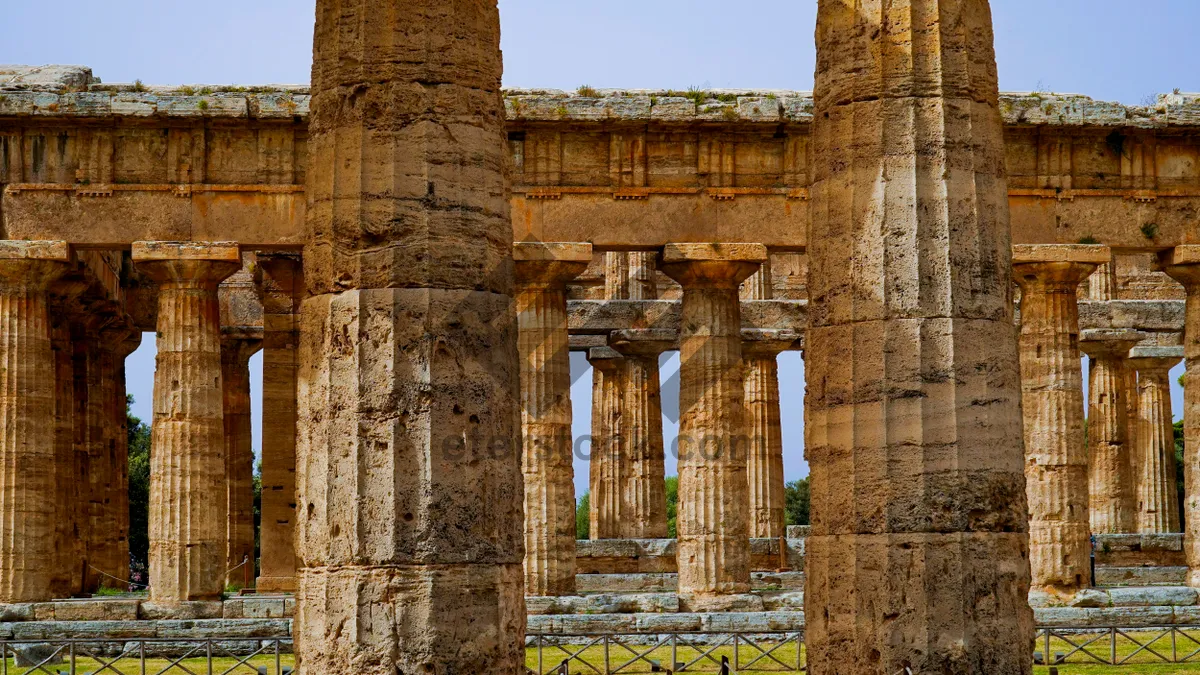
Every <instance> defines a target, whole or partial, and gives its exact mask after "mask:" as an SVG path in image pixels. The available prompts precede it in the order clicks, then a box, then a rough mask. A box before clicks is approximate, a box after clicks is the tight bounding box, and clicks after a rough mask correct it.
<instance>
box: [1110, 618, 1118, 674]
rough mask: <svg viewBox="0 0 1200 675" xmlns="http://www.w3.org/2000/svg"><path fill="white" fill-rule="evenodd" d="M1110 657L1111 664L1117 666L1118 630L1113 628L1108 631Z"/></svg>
mask: <svg viewBox="0 0 1200 675" xmlns="http://www.w3.org/2000/svg"><path fill="white" fill-rule="evenodd" d="M1108 631H1109V632H1108V655H1109V657H1110V659H1109V663H1111V664H1112V665H1114V666H1115V665H1117V629H1116V627H1112V628H1109V629H1108Z"/></svg>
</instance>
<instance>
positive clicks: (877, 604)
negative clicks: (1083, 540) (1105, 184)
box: [805, 0, 1033, 675]
mask: <svg viewBox="0 0 1200 675" xmlns="http://www.w3.org/2000/svg"><path fill="white" fill-rule="evenodd" d="M816 34H817V74H816V82H815V93H814V111H813V127H812V140H811V150H812V153H811V154H812V163H811V174H810V175H811V176H812V185H811V188H810V190H811V197H812V201H811V202H810V208H811V212H812V219H811V224H810V226H809V232H808V239H807V241H808V243H809V249H808V253H809V261H810V274H809V279H808V282H809V283H808V292H809V327H808V329H807V333H806V335H805V368H806V375H805V378H806V381H807V385H808V386H807V395H806V398H805V413H806V416H807V420H808V424H807V426H806V429H805V453H806V456H807V458H808V462H809V466H810V468H811V471H812V473H811V488H812V516H813V519H812V520H813V522H812V534H811V536H810V537H809V538H808V543H807V547H808V548H807V552H808V558H807V561H806V563H805V573H806V575H807V577H806V578H807V581H806V591H805V603H806V605H807V606H809V607H813V608H819V609H818V610H817V611H808V612H806V613H805V617H806V621H807V633H806V640H807V643H808V654H809V664H810V665H809V670H810V672H811V673H813V674H814V675H825V674H826V673H838V674H841V673H873V674H874V673H878V674H880V675H894V674H895V673H897V672H905V671H906V670H907V671H911V672H913V673H932V672H937V673H991V674H997V675H998V674H1001V673H1005V674H1007V673H1028V672H1029V670H1030V668H1031V664H1030V663H1029V661H1030V659H1029V649H1030V644H1029V636H1030V635H1032V632H1033V617H1032V613H1031V612H1030V610H1029V608H1028V604H1027V602H1028V600H1027V595H1028V571H1029V568H1028V563H1027V559H1026V545H1027V544H1026V535H1025V532H1026V522H1027V513H1026V504H1025V499H1024V489H1023V488H1024V481H1023V477H1022V471H1021V466H1022V452H1021V447H1022V446H1021V427H1020V423H1021V420H1020V407H1019V406H1020V399H1019V398H1018V393H1019V391H1020V380H1019V378H1018V372H1019V371H1018V366H1017V352H1016V336H1015V332H1014V327H1013V323H1012V296H1011V293H1010V291H1009V287H1010V282H1009V279H1008V275H1009V272H1010V255H1011V249H1010V235H1009V225H1008V190H1007V185H1006V178H1005V164H1004V144H1003V138H1002V132H1003V129H1002V122H1001V117H1000V112H999V103H998V92H997V85H996V66H995V57H994V51H993V45H992V24H991V16H990V8H989V5H988V3H987V2H986V0H892V1H891V2H886V3H867V2H848V1H844V0H822V1H821V2H820V3H819V5H818V9H817V32H816Z"/></svg>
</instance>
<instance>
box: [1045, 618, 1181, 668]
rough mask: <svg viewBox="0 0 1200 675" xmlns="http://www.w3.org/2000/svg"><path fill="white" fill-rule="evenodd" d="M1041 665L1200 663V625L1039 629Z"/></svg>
mask: <svg viewBox="0 0 1200 675" xmlns="http://www.w3.org/2000/svg"><path fill="white" fill-rule="evenodd" d="M1035 649H1036V650H1037V651H1036V652H1034V659H1033V660H1034V663H1037V664H1039V665H1051V666H1055V665H1063V664H1078V665H1084V664H1103V665H1108V666H1130V665H1147V664H1156V663H1196V664H1200V626H1139V627H1137V628H1116V627H1109V628H1082V627H1081V628H1039V629H1038V631H1037V643H1036V647H1035Z"/></svg>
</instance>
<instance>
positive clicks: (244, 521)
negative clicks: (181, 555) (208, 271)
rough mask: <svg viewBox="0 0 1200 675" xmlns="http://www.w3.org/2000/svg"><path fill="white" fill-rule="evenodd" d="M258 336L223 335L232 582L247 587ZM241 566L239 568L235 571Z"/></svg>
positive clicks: (227, 532)
mask: <svg viewBox="0 0 1200 675" xmlns="http://www.w3.org/2000/svg"><path fill="white" fill-rule="evenodd" d="M261 347H262V341H261V340H258V339H245V338H244V337H243V336H241V335H233V334H224V335H222V336H221V387H222V392H223V396H222V398H223V401H224V402H223V404H222V419H223V427H224V437H225V513H226V518H227V520H226V526H225V570H226V572H227V574H226V576H225V580H224V583H225V585H226V586H230V585H234V586H238V587H241V586H244V585H245V579H246V576H245V575H246V571H245V569H243V567H241V565H242V563H243V562H245V561H247V560H249V562H248V563H246V564H247V565H249V566H250V575H251V576H253V574H254V447H253V438H252V437H251V433H252V432H251V429H250V412H251V411H250V409H251V403H250V357H251V356H253V355H254V354H255V353H256V352H257V351H258V350H259V349H260V348H261ZM234 568H237V569H234Z"/></svg>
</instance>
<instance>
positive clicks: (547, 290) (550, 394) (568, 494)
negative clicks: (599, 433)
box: [515, 243, 592, 596]
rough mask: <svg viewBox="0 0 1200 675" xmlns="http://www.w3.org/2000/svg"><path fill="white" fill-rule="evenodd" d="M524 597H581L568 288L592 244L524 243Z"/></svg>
mask: <svg viewBox="0 0 1200 675" xmlns="http://www.w3.org/2000/svg"><path fill="white" fill-rule="evenodd" d="M515 258H516V280H517V285H516V292H517V295H516V303H517V329H518V339H517V351H518V353H519V354H520V358H521V447H522V459H521V469H522V472H523V473H524V478H525V563H524V569H525V594H526V595H543V596H544V595H571V594H573V593H574V592H575V471H574V463H573V460H574V458H573V457H572V454H571V449H572V441H571V358H570V356H571V353H570V351H569V348H568V345H567V337H568V336H567V288H566V283H567V282H568V281H570V280H571V279H574V278H575V277H576V276H578V275H579V274H580V273H581V272H583V271H584V270H585V269H587V266H588V263H590V262H591V259H592V247H591V245H590V244H561V243H555V244H532V243H531V244H517V245H516V249H515Z"/></svg>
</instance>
